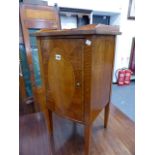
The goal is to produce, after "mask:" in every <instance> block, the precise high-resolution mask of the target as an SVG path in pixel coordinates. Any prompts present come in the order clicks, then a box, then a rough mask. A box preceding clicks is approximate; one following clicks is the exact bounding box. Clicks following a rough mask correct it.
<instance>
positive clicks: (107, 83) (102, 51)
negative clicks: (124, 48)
mask: <svg viewBox="0 0 155 155" xmlns="http://www.w3.org/2000/svg"><path fill="white" fill-rule="evenodd" d="M114 44H115V37H114V36H103V37H99V36H98V37H97V36H95V37H94V38H93V50H92V70H91V77H92V79H91V121H93V120H94V119H95V118H96V116H97V115H98V114H99V113H100V112H101V110H102V109H103V108H104V107H105V106H106V104H108V102H109V100H110V94H111V83H112V72H113V61H114Z"/></svg>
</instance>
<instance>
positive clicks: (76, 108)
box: [35, 24, 120, 155]
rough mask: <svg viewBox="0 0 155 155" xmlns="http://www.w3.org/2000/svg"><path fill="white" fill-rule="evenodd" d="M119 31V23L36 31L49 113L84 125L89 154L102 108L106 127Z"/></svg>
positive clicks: (86, 152)
mask: <svg viewBox="0 0 155 155" xmlns="http://www.w3.org/2000/svg"><path fill="white" fill-rule="evenodd" d="M117 34H120V32H119V29H118V27H116V26H107V25H102V24H100V25H88V26H83V27H81V28H79V29H72V30H60V31H52V30H51V31H46V30H45V31H41V32H38V33H36V34H35V35H36V36H37V42H38V49H39V60H40V66H41V75H42V79H43V81H44V84H45V96H46V102H47V108H48V114H49V115H50V116H51V114H52V112H55V113H56V114H58V115H60V116H62V117H65V118H68V119H70V120H73V121H75V122H79V123H82V124H84V125H85V132H84V133H85V134H84V135H85V154H86V155H88V154H89V143H90V135H91V126H92V123H93V121H94V120H95V119H96V117H97V116H98V115H99V113H100V112H101V111H102V109H103V108H105V118H104V126H105V127H107V123H108V117H109V104H110V95H111V82H112V72H113V61H114V49H115V36H116V35H117ZM47 121H49V119H47ZM48 123H49V125H50V126H51V129H50V128H49V129H50V131H52V123H51V121H49V122H48Z"/></svg>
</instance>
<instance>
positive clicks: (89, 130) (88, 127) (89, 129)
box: [84, 125, 91, 155]
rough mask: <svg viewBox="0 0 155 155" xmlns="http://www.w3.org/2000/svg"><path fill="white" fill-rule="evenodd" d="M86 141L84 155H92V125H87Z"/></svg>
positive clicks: (85, 131) (85, 130)
mask: <svg viewBox="0 0 155 155" xmlns="http://www.w3.org/2000/svg"><path fill="white" fill-rule="evenodd" d="M84 141H85V148H84V151H85V152H84V154H85V155H90V141H91V126H90V125H85V129H84Z"/></svg>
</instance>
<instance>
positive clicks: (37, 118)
mask: <svg viewBox="0 0 155 155" xmlns="http://www.w3.org/2000/svg"><path fill="white" fill-rule="evenodd" d="M53 120H54V134H53V136H50V137H49V136H48V130H47V128H46V126H45V119H44V116H43V114H42V113H36V114H32V115H25V116H22V117H20V123H19V126H20V134H19V140H20V145H19V151H20V155H49V153H51V152H52V153H51V154H53V155H73V154H74V155H84V128H83V125H80V124H76V125H75V123H73V122H71V121H69V120H66V119H62V118H61V117H59V116H57V115H54V116H53ZM103 120H104V111H102V113H101V115H100V116H99V117H98V118H97V119H96V121H95V122H94V124H93V126H92V128H91V131H92V135H91V145H90V146H91V147H90V155H103V154H104V155H134V154H135V125H134V123H133V122H132V121H131V120H130V119H129V118H127V117H126V116H125V115H124V114H123V113H122V112H120V111H119V110H118V109H117V108H115V107H114V106H113V105H112V106H111V111H110V119H109V126H108V128H107V129H104V126H103ZM49 139H50V140H49ZM51 154H50V155H51Z"/></svg>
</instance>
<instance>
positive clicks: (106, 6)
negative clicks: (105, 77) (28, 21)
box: [48, 0, 121, 12]
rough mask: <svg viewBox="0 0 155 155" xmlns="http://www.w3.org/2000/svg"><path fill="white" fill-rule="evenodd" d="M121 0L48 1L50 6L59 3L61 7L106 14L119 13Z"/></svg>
mask: <svg viewBox="0 0 155 155" xmlns="http://www.w3.org/2000/svg"><path fill="white" fill-rule="evenodd" d="M120 1H121V0H48V4H49V5H53V4H54V3H57V4H58V6H59V7H72V8H80V9H91V10H97V11H106V12H119V10H120V6H121V4H120Z"/></svg>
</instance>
